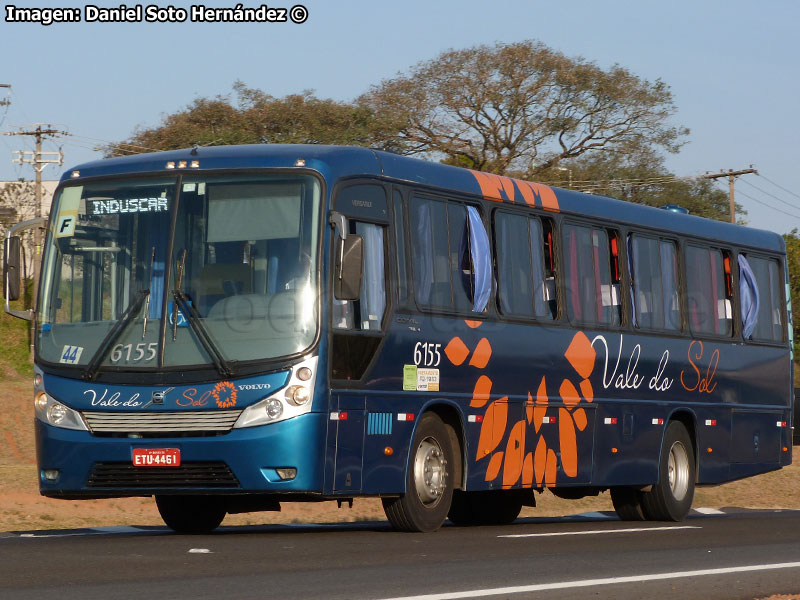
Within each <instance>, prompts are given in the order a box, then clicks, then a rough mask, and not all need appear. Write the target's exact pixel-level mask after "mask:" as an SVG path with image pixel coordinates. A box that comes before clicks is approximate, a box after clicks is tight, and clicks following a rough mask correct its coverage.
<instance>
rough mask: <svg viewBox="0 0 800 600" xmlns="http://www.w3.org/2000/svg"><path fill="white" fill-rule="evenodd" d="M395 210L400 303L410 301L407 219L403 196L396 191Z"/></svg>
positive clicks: (393, 203) (394, 196) (393, 207)
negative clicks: (405, 219)
mask: <svg viewBox="0 0 800 600" xmlns="http://www.w3.org/2000/svg"><path fill="white" fill-rule="evenodd" d="M392 198H393V202H392V205H393V206H392V209H393V210H394V239H395V244H396V247H395V251H396V253H397V257H396V260H397V299H398V301H399V302H400V305H401V306H402V305H404V304H405V303H406V302H407V301H408V273H407V272H406V239H405V221H404V220H403V213H404V211H403V196H402V195H401V194H400V192H398V191H395V193H394V195H393V196H392Z"/></svg>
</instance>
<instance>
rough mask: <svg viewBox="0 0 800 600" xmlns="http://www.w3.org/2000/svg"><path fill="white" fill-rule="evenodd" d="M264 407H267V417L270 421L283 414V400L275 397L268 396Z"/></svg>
mask: <svg viewBox="0 0 800 600" xmlns="http://www.w3.org/2000/svg"><path fill="white" fill-rule="evenodd" d="M265 408H266V409H267V418H269V420H270V421H275V420H277V419H280V418H281V415H282V414H283V402H281V401H280V400H278V399H277V398H270V399H269V400H267V405H266V407H265Z"/></svg>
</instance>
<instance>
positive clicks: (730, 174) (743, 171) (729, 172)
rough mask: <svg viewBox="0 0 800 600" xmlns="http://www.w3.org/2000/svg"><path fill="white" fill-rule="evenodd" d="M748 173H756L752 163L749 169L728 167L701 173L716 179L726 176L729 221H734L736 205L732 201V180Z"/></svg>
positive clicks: (708, 177) (707, 177)
mask: <svg viewBox="0 0 800 600" xmlns="http://www.w3.org/2000/svg"><path fill="white" fill-rule="evenodd" d="M748 173H755V174H756V175H758V171H756V170H755V169H754V168H753V165H750V168H749V169H741V170H740V171H734V170H733V169H728V170H727V171H720V172H719V173H706V174H705V175H703V177H705V178H706V179H718V178H720V177H727V178H728V196H729V200H730V204H731V223H736V205H735V204H734V202H733V182H734V181H736V178H737V177H738V176H739V175H747V174H748Z"/></svg>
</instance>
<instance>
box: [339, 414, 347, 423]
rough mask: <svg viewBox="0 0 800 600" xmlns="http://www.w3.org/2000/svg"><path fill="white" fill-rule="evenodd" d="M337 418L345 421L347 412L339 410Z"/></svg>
mask: <svg viewBox="0 0 800 600" xmlns="http://www.w3.org/2000/svg"><path fill="white" fill-rule="evenodd" d="M339 420H340V421H347V413H346V412H340V413H339Z"/></svg>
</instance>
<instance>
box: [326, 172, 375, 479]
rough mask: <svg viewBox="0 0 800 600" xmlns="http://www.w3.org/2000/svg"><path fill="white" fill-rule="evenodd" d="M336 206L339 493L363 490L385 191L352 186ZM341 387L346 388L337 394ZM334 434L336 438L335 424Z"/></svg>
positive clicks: (334, 406)
mask: <svg viewBox="0 0 800 600" xmlns="http://www.w3.org/2000/svg"><path fill="white" fill-rule="evenodd" d="M335 208H336V212H334V213H332V215H331V222H332V224H333V225H334V228H335V235H334V244H333V251H332V253H331V267H332V268H331V272H332V273H333V277H334V285H333V288H334V289H333V294H332V297H331V307H330V308H331V331H332V334H331V351H330V369H331V381H332V388H334V389H333V390H332V392H331V403H330V406H331V411H332V413H331V415H332V420H333V419H337V420H336V433H335V439H336V445H335V449H333V448H331V447H330V444H329V452H330V451H331V450H332V451H333V452H334V454H335V458H334V467H333V488H334V491H337V492H343V491H359V490H361V487H362V484H361V482H362V471H363V458H362V457H363V454H364V426H365V421H366V395H365V394H359V392H358V389H359V388H361V387H362V386H363V385H364V384H365V383H366V382H367V381H368V379H369V371H370V367H371V365H372V364H373V362H374V360H375V358H376V356H377V353H378V349H379V347H380V344H381V341H382V340H383V338H384V335H385V326H384V324H385V322H386V319H385V317H386V307H387V292H386V289H387V285H386V275H387V273H386V258H385V257H386V243H387V240H388V211H387V202H386V191H385V189H384V187H383V186H380V185H375V184H362V185H352V186H349V187H346V188H344V189H342V190H340V191H339V193H338V194H337V196H336V200H335ZM339 211H341V212H339ZM345 238H346V239H345ZM345 242H346V243H345ZM357 246H360V247H361V248H360V250H359V249H358V248H357ZM351 251H352V252H353V253H354V255H359V254H360V258H353V257H348V256H347V254H348V253H349V252H351ZM354 261H356V262H360V274H361V278H360V282H359V281H355V280H353V278H352V272H353V264H352V263H353V262H354ZM348 271H349V273H348ZM337 279H338V281H337ZM348 279H349V281H345V280H348ZM336 388H339V389H342V390H346V391H342V392H337V390H336ZM334 412H336V413H338V415H336V414H334ZM329 434H330V437H329V439H331V438H332V437H333V431H332V427H331V428H330V429H329Z"/></svg>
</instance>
